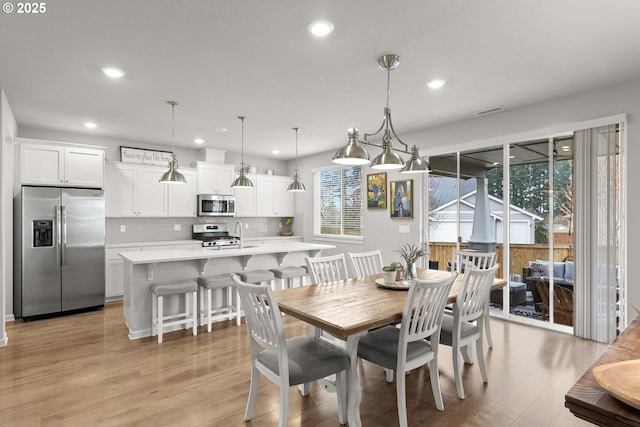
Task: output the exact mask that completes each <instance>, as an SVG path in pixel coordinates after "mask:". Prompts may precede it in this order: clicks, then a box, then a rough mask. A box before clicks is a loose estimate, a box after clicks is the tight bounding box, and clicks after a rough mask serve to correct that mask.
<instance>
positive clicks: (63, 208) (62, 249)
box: [60, 206, 67, 265]
mask: <svg viewBox="0 0 640 427" xmlns="http://www.w3.org/2000/svg"><path fill="white" fill-rule="evenodd" d="M60 211H61V216H62V224H61V227H62V244H61V245H60V265H64V262H65V261H64V252H65V249H66V248H67V209H66V206H61V207H60Z"/></svg>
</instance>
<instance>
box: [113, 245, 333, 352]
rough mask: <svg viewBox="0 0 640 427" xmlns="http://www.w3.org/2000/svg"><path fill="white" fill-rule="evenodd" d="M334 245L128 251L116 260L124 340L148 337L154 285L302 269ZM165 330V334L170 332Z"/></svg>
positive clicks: (171, 307)
mask: <svg viewBox="0 0 640 427" xmlns="http://www.w3.org/2000/svg"><path fill="white" fill-rule="evenodd" d="M334 248H335V246H334V245H329V244H317V243H304V242H287V243H282V242H280V243H267V244H264V245H251V244H250V243H248V244H247V245H245V246H244V247H243V248H233V249H213V248H202V247H191V248H180V247H174V248H172V249H157V250H150V251H132V250H129V251H127V248H123V250H122V251H119V252H118V255H120V257H121V258H122V259H123V261H124V266H123V270H124V271H123V273H124V283H123V284H124V289H123V314H124V318H125V323H126V326H127V328H128V329H129V338H131V339H137V338H142V337H148V336H150V335H152V334H153V330H152V324H151V313H152V307H151V291H150V287H151V284H153V283H160V282H168V281H175V280H179V281H197V280H198V278H199V277H202V276H207V275H211V274H221V273H234V272H239V271H246V270H249V269H269V268H275V267H278V266H281V265H294V266H295V265H304V264H305V257H307V256H310V257H315V256H318V255H319V254H320V253H321V251H322V250H323V249H334ZM218 291H220V292H216V295H213V299H214V306H219V304H220V303H221V302H222V298H223V295H222V292H221V290H218ZM179 301H180V298H173V299H171V301H166V302H165V303H166V304H165V312H166V313H167V314H171V313H172V312H173V313H177V312H178V311H179V310H178V308H179V304H180V302H179ZM172 328H177V326H176V327H170V328H169V329H168V330H171V329H172Z"/></svg>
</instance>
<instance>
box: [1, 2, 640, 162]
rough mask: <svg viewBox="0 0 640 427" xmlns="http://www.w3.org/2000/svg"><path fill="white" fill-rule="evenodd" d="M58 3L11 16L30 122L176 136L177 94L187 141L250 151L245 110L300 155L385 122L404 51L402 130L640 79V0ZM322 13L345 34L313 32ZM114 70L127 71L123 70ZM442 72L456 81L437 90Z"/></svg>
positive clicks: (264, 142)
mask: <svg viewBox="0 0 640 427" xmlns="http://www.w3.org/2000/svg"><path fill="white" fill-rule="evenodd" d="M45 4H46V12H45V13H42V14H38V15H33V14H30V15H27V14H17V13H16V12H15V11H14V12H13V13H2V14H0V88H2V89H4V91H5V93H6V95H7V98H8V100H9V103H10V105H11V107H12V109H13V112H14V114H15V116H16V120H17V122H18V126H19V128H37V129H53V130H56V131H63V132H72V133H87V134H94V135H99V136H104V137H108V138H115V139H123V140H127V141H139V142H145V143H154V144H160V145H166V146H170V145H171V107H170V106H169V105H167V103H166V101H168V100H175V101H177V102H178V104H179V105H178V106H177V107H176V110H175V143H176V145H178V146H184V147H191V148H200V147H203V146H204V147H209V148H219V149H224V150H227V151H236V152H237V151H239V149H240V142H241V132H240V126H241V123H240V120H238V118H237V116H239V115H245V116H246V120H245V140H244V142H245V150H246V151H247V152H250V153H251V154H252V155H257V156H266V157H271V156H273V154H271V151H272V150H273V149H280V150H281V153H280V154H279V155H278V156H277V157H278V158H281V159H291V158H292V157H294V155H295V133H294V131H293V130H292V129H291V128H292V127H296V126H297V127H300V128H301V130H300V133H299V152H300V155H301V156H304V155H310V154H313V153H318V152H323V151H326V150H329V149H333V148H336V149H337V148H338V147H340V146H341V145H343V144H344V143H346V140H347V131H346V130H347V128H350V127H357V128H359V129H360V130H361V136H362V134H363V133H365V132H369V133H371V132H374V131H375V130H376V129H378V127H379V126H380V124H381V122H382V115H383V110H384V106H385V102H386V83H387V76H386V72H385V71H382V70H381V69H380V68H378V65H377V59H378V57H379V56H381V55H383V54H390V53H392V54H397V55H399V56H400V65H399V66H398V68H397V69H396V70H394V71H392V72H391V74H390V77H391V97H390V107H391V110H392V112H393V115H392V116H393V122H394V126H395V128H396V131H397V132H398V134H399V135H400V137H402V135H403V134H407V133H410V132H414V131H417V130H420V129H423V128H427V127H431V126H435V125H439V124H444V123H449V122H452V121H459V120H465V119H471V118H474V117H476V116H475V115H474V113H475V112H478V111H481V110H487V109H491V108H495V107H502V108H504V110H505V111H508V110H512V109H516V108H518V107H521V106H523V105H526V104H531V103H535V102H540V101H544V100H547V99H551V98H556V97H562V96H566V95H570V94H573V93H578V92H582V91H586V90H591V89H594V88H598V87H601V86H607V85H611V84H615V83H618V82H623V81H630V80H634V79H637V78H638V76H640V52H639V51H638V40H640V25H638V22H637V21H638V18H639V17H640V2H638V1H637V0H607V1H604V0H601V1H598V0H589V1H585V0H562V1H558V0H524V1H513V0H485V1H460V0H458V1H451V0H403V1H401V2H389V1H383V0H350V1H345V0H306V1H300V0H277V1H257V0H254V1H249V0H216V1H213V0H191V1H175V0H136V1H130V0H103V1H86V0H58V1H55V2H47V3H45ZM315 19H327V20H330V21H331V22H332V23H333V24H334V26H335V30H334V32H333V33H332V34H330V35H329V36H327V37H325V38H323V39H318V38H316V37H314V36H312V35H310V34H309V33H308V31H307V26H308V24H309V23H310V22H311V21H313V20H315ZM105 66H116V67H119V68H121V69H122V70H124V72H125V73H126V75H125V76H124V77H123V78H122V79H119V80H111V79H109V78H107V77H105V76H104V75H103V74H102V72H101V68H102V67H105ZM434 77H440V78H443V79H446V81H447V84H446V85H445V86H444V87H443V88H441V89H439V90H431V89H428V88H427V87H426V85H425V83H426V82H427V81H428V80H430V79H431V78H434ZM493 114H501V113H500V112H498V113H493ZM85 121H94V122H95V123H97V124H98V127H97V128H96V129H86V128H85V127H84V126H83V122H85ZM221 127H224V128H227V129H228V131H227V132H217V131H216V130H215V129H216V128H221ZM196 137H200V138H203V139H205V143H204V144H203V145H201V146H198V145H196V144H195V143H194V142H193V141H194V138H196ZM405 142H406V143H408V144H409V145H412V144H413V143H414V141H408V140H407V139H406V138H405ZM416 143H417V144H418V145H419V146H420V144H421V143H422V144H426V143H425V142H416ZM425 148H426V147H425Z"/></svg>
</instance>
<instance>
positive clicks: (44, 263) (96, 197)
mask: <svg viewBox="0 0 640 427" xmlns="http://www.w3.org/2000/svg"><path fill="white" fill-rule="evenodd" d="M15 208H16V212H15V217H14V221H15V234H14V236H15V244H16V248H15V252H14V259H15V262H16V265H15V269H14V304H13V310H14V315H15V316H16V317H22V318H30V317H34V316H41V315H47V314H53V313H60V312H66V311H72V310H78V309H84V308H89V307H98V306H104V236H105V214H104V192H103V191H102V190H93V189H78V188H55V187H22V191H21V193H20V194H19V195H18V196H17V197H16V200H15Z"/></svg>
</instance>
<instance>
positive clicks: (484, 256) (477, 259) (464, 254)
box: [455, 249, 497, 348]
mask: <svg viewBox="0 0 640 427" xmlns="http://www.w3.org/2000/svg"><path fill="white" fill-rule="evenodd" d="M455 253H456V256H457V257H458V259H457V261H458V262H457V263H456V267H457V269H458V273H464V270H465V267H467V266H475V267H476V268H479V269H481V270H484V269H487V268H491V267H493V266H494V265H495V263H496V258H497V253H496V252H481V251H476V250H471V249H469V250H458V251H456V252H455ZM484 329H485V332H486V334H487V345H488V346H489V348H493V338H492V337H491V322H490V316H489V297H488V296H487V305H486V310H485V313H484Z"/></svg>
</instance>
